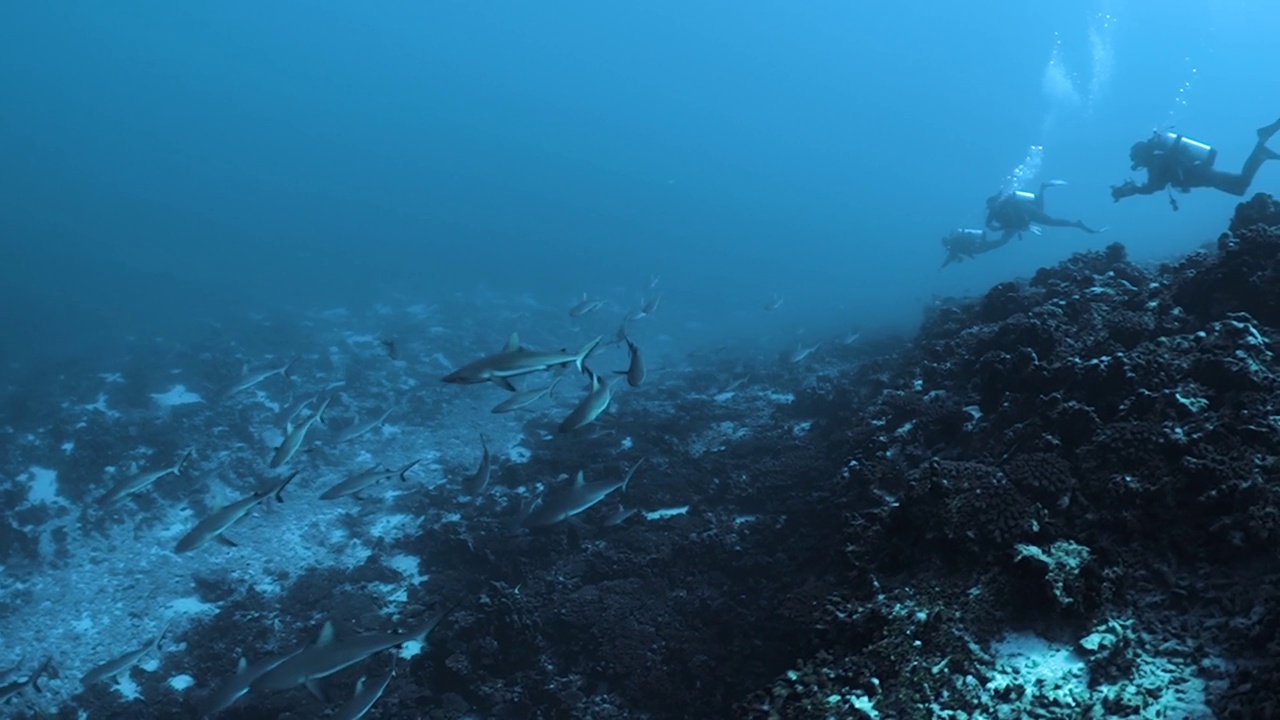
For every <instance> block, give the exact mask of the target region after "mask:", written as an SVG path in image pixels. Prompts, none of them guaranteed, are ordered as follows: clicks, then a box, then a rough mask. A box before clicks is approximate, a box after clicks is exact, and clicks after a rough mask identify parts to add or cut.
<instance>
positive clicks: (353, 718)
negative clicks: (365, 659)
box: [328, 664, 396, 720]
mask: <svg viewBox="0 0 1280 720" xmlns="http://www.w3.org/2000/svg"><path fill="white" fill-rule="evenodd" d="M395 676H396V668H395V665H394V664H393V665H392V666H391V671H390V672H388V673H387V675H386V677H384V678H382V680H381V681H379V682H375V683H370V684H366V683H365V680H367V679H368V678H367V677H362V678H360V679H359V680H357V681H356V690H355V692H354V693H353V694H352V695H351V699H350V700H348V701H346V702H345V703H343V705H342V707H340V708H338V710H337V712H335V713H334V714H332V715H330V716H329V718H328V720H360V718H362V717H364V716H365V713H367V712H369V709H370V708H372V707H373V704H374V703H376V702H378V698H380V697H382V693H384V692H386V690H387V685H390V684H391V678H393V677H395Z"/></svg>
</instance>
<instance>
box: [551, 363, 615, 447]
mask: <svg viewBox="0 0 1280 720" xmlns="http://www.w3.org/2000/svg"><path fill="white" fill-rule="evenodd" d="M585 372H586V373H587V374H588V375H590V376H591V389H590V390H589V391H588V392H587V396H586V397H584V398H583V399H582V402H580V403H578V406H577V407H575V408H574V409H573V411H572V412H570V413H569V416H568V417H566V418H565V419H564V421H563V422H561V423H560V432H562V433H567V432H572V431H574V430H577V429H579V428H584V427H586V426H587V425H590V424H591V423H592V422H595V419H596V418H598V417H600V413H602V412H604V411H605V408H607V407H609V400H611V399H612V398H613V391H612V390H611V389H610V388H609V383H608V382H606V381H604V380H602V379H601V378H600V376H599V375H597V374H595V373H593V372H591V369H590V368H586V369H585Z"/></svg>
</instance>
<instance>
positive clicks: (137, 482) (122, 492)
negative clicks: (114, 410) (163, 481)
mask: <svg viewBox="0 0 1280 720" xmlns="http://www.w3.org/2000/svg"><path fill="white" fill-rule="evenodd" d="M191 453H192V451H191V450H188V451H187V453H186V454H185V455H183V456H182V459H181V460H179V461H178V464H177V465H174V466H173V467H167V468H165V469H163V470H152V471H150V472H144V473H138V474H136V475H131V476H129V477H127V478H125V479H124V480H121V481H120V482H118V483H116V484H115V486H114V487H112V488H111V489H110V490H108V491H107V492H106V494H105V495H103V496H102V499H101V501H100V502H101V503H102V505H104V506H107V507H110V506H112V505H115V504H116V503H118V502H120V501H121V500H124V499H125V498H127V497H129V496H130V495H132V494H134V493H136V492H138V491H139V490H142V489H144V488H147V487H150V486H151V484H152V483H154V482H155V481H157V480H159V479H160V478H162V477H164V476H165V475H181V474H182V466H183V465H184V464H186V462H187V458H190V457H191Z"/></svg>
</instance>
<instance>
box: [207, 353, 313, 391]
mask: <svg viewBox="0 0 1280 720" xmlns="http://www.w3.org/2000/svg"><path fill="white" fill-rule="evenodd" d="M296 362H298V358H296V357H295V358H293V359H292V360H290V361H289V362H288V363H286V364H284V365H278V366H276V367H271V368H266V369H265V370H255V371H253V372H245V374H244V375H242V376H241V377H240V379H239V380H236V381H235V382H234V383H232V384H231V387H229V388H227V389H226V390H224V391H223V393H222V398H223V399H224V400H225V399H227V398H229V397H231V396H232V395H235V394H236V393H238V392H240V391H241V390H248V389H249V388H251V387H253V386H254V385H257V384H258V383H260V382H262V381H263V380H266V379H267V378H269V377H271V376H272V375H283V376H285V377H287V378H290V379H292V378H293V375H291V374H290V371H291V370H293V366H294V363H296Z"/></svg>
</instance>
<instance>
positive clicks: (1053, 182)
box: [1044, 180, 1067, 187]
mask: <svg viewBox="0 0 1280 720" xmlns="http://www.w3.org/2000/svg"><path fill="white" fill-rule="evenodd" d="M1066 184H1067V181H1066V180H1048V181H1046V182H1045V184H1044V186H1045V187H1058V186H1059V185H1066Z"/></svg>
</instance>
